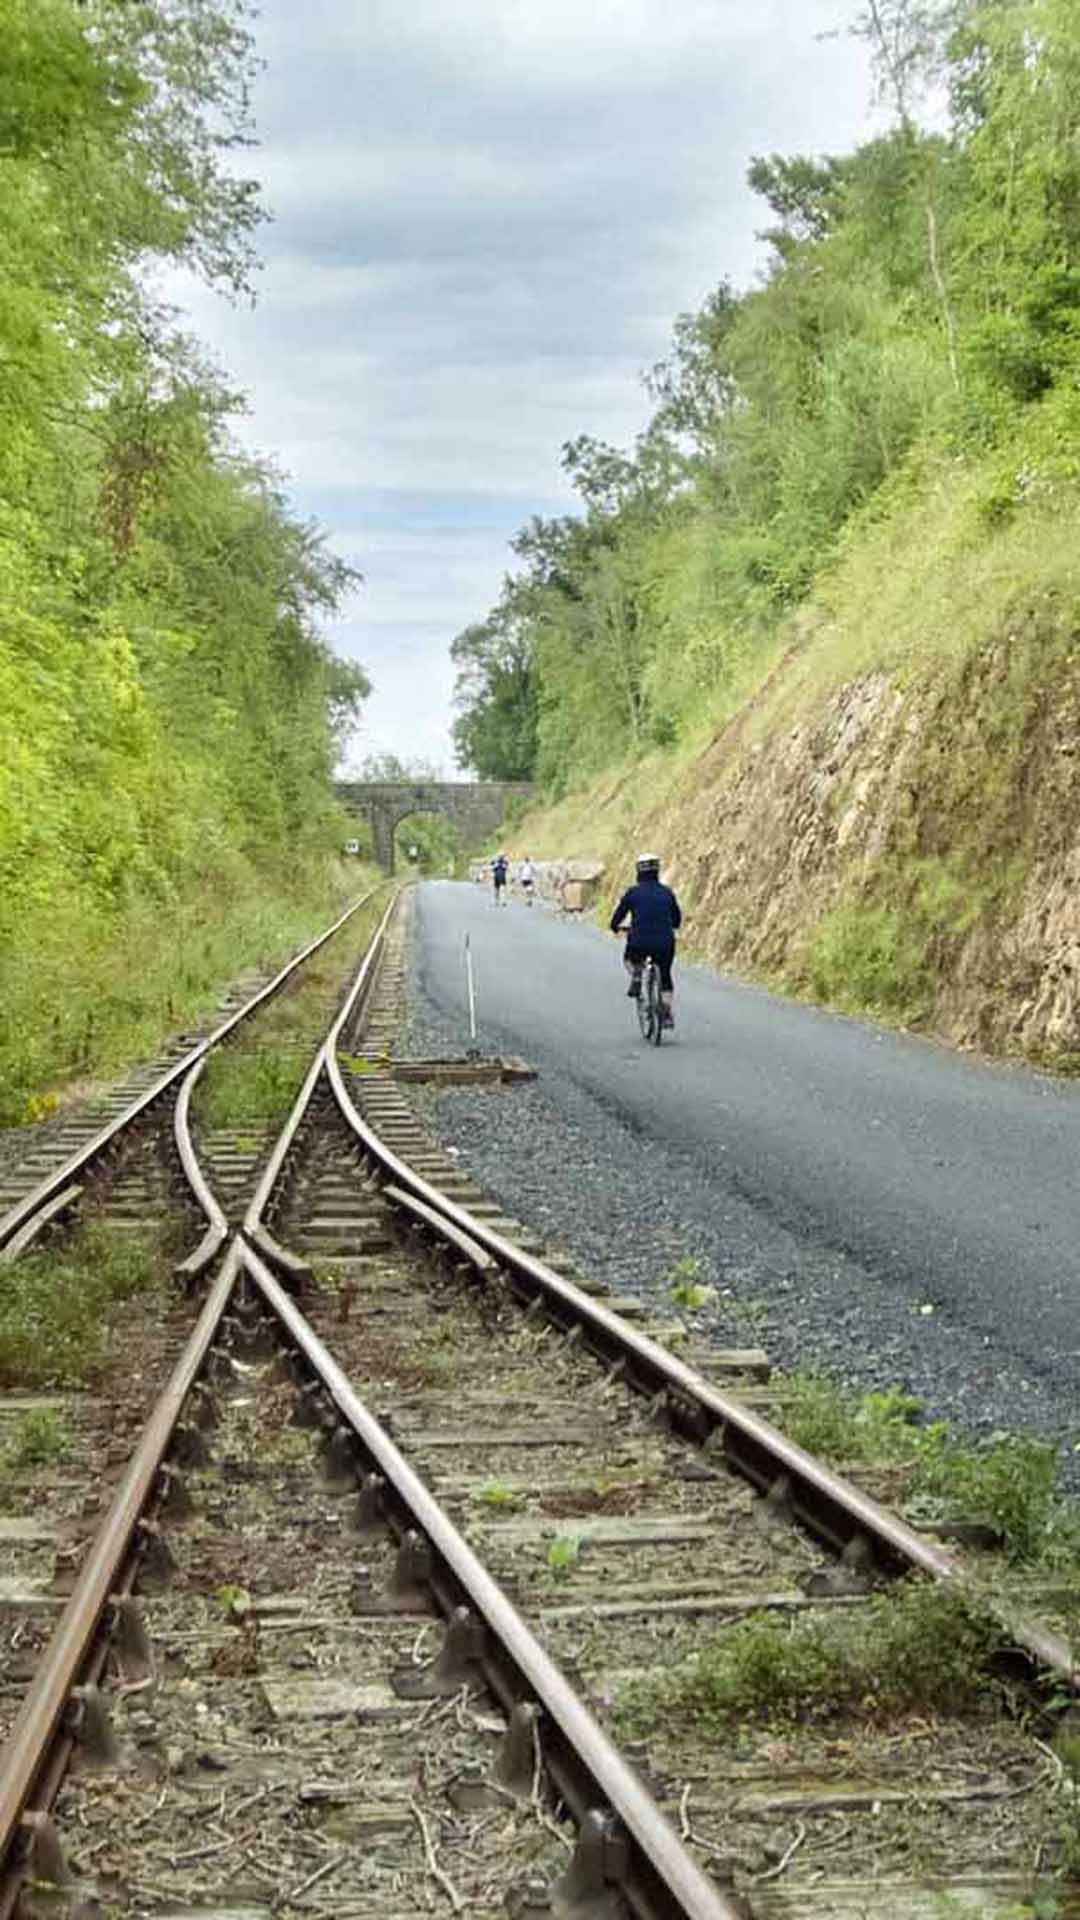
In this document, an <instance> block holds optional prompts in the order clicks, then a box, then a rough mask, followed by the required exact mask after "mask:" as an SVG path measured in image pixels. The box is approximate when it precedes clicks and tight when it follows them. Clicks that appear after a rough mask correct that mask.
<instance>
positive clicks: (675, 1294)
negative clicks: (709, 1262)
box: [665, 1253, 716, 1313]
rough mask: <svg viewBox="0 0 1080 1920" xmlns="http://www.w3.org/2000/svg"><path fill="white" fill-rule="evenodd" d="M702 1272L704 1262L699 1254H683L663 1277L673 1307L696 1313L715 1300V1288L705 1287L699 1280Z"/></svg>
mask: <svg viewBox="0 0 1080 1920" xmlns="http://www.w3.org/2000/svg"><path fill="white" fill-rule="evenodd" d="M704 1271H705V1262H704V1261H703V1260H702V1258H701V1256H700V1255H699V1254H696V1253H684V1254H683V1256H682V1258H681V1259H679V1260H676V1262H675V1264H674V1266H673V1267H671V1268H670V1270H669V1271H668V1273H667V1274H666V1275H665V1278H666V1280H667V1284H668V1291H669V1292H670V1294H671V1298H672V1301H673V1302H674V1304H675V1306H677V1307H685V1308H686V1309H687V1310H688V1312H690V1313H697V1312H698V1311H699V1310H700V1309H701V1308H702V1307H707V1306H708V1305H709V1302H710V1301H711V1300H714V1299H715V1298H716V1288H715V1287H710V1286H707V1285H706V1284H705V1282H704V1281H703V1280H702V1278H701V1276H702V1274H703V1272H704Z"/></svg>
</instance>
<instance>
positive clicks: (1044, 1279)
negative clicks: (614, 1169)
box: [418, 881, 1080, 1426]
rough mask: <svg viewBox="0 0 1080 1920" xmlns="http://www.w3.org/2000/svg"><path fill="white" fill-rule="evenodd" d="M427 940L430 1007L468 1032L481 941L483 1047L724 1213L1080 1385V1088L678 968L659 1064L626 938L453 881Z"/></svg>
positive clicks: (429, 911) (426, 922)
mask: <svg viewBox="0 0 1080 1920" xmlns="http://www.w3.org/2000/svg"><path fill="white" fill-rule="evenodd" d="M418 930H419V961H420V968H421V980H422V984H423V987H424V991H425V992H426V994H427V996H428V997H429V999H430V1001H431V1002H432V1004H433V1005H434V1007H435V1008H436V1009H438V1010H439V1011H440V1012H442V1013H444V1014H446V1015H447V1016H449V1017H451V1018H460V1017H461V1016H462V1015H463V1012H464V1008H465V970H464V953H463V950H464V938H465V935H466V933H468V934H469V936H470V940H471V947H472V953H473V959H474V965H475V973H476V982H477V1002H478V1010H479V1018H480V1040H481V1044H482V1045H485V1046H488V1047H500V1048H503V1049H505V1050H511V1051H514V1052H518V1053H522V1054H524V1055H526V1056H527V1057H528V1058H529V1059H531V1060H532V1061H533V1062H534V1063H535V1064H536V1065H537V1066H538V1067H539V1068H540V1069H541V1071H542V1074H543V1076H544V1082H545V1084H547V1085H549V1086H550V1085H551V1084H552V1083H553V1080H554V1081H557V1080H558V1079H559V1078H560V1077H564V1078H567V1079H569V1080H570V1081H572V1082H575V1083H576V1084H577V1086H578V1087H580V1088H582V1089H584V1090H585V1091H586V1092H588V1093H589V1094H591V1095H593V1096H598V1097H599V1098H600V1099H602V1100H603V1102H604V1103H605V1105H606V1106H607V1107H608V1109H609V1110H610V1109H611V1108H614V1109H615V1111H616V1112H617V1113H618V1114H619V1116H620V1117H621V1118H623V1119H624V1120H626V1121H627V1122H628V1123H629V1124H630V1125H631V1126H632V1127H633V1128H634V1129H635V1130H636V1131H637V1132H638V1133H639V1134H640V1135H642V1136H644V1137H645V1138H655V1139H656V1140H658V1141H660V1142H663V1143H664V1144H665V1146H666V1147H668V1148H674V1149H676V1150H678V1151H681V1152H683V1153H685V1154H687V1155H690V1156H693V1158H694V1159H695V1161H696V1162H697V1163H698V1164H699V1166H700V1167H701V1168H703V1169H704V1170H706V1171H707V1174H708V1177H709V1178H710V1179H711V1180H712V1181H713V1182H714V1183H715V1186H716V1191H717V1194H718V1203H719V1196H720V1195H721V1194H722V1193H723V1192H725V1191H730V1192H733V1193H736V1194H738V1195H739V1196H740V1197H741V1198H742V1199H744V1200H748V1201H749V1202H751V1203H752V1205H753V1206H754V1207H756V1208H758V1209H760V1210H762V1212H763V1213H767V1214H768V1216H770V1217H771V1218H772V1219H773V1220H775V1221H778V1222H780V1223H782V1225H783V1227H784V1228H785V1229H786V1230H787V1231H788V1232H789V1233H791V1234H792V1235H793V1236H794V1237H795V1239H796V1240H797V1241H798V1242H799V1243H801V1244H809V1243H812V1244H813V1245H814V1246H816V1247H819V1248H820V1247H822V1246H825V1247H828V1248H830V1249H833V1250H835V1251H836V1252H837V1253H838V1254H842V1255H843V1256H844V1258H845V1259H848V1260H851V1261H854V1262H856V1263H857V1264H858V1266H859V1267H860V1268H861V1269H863V1270H864V1271H865V1272H867V1273H868V1274H871V1275H873V1276H874V1277H875V1279H876V1280H877V1281H889V1282H891V1283H893V1284H894V1285H895V1286H897V1287H899V1288H903V1289H904V1290H905V1291H907V1292H909V1293H910V1294H911V1296H912V1298H913V1300H920V1299H922V1300H926V1301H929V1302H933V1303H934V1304H935V1306H936V1307H937V1308H940V1309H942V1310H944V1311H945V1312H947V1313H950V1314H952V1315H953V1316H955V1317H956V1318H957V1319H958V1320H961V1321H963V1322H964V1324H965V1326H966V1327H967V1328H968V1329H970V1330H971V1331H972V1332H973V1333H978V1332H981V1331H985V1333H986V1335H987V1336H989V1338H990V1339H991V1340H992V1341H993V1343H994V1344H995V1345H997V1341H998V1339H999V1338H1001V1337H1004V1339H1005V1344H1006V1345H1007V1347H1008V1349H1009V1351H1010V1352H1011V1354H1013V1355H1014V1356H1016V1357H1017V1358H1018V1359H1019V1360H1020V1361H1021V1362H1022V1363H1023V1362H1027V1363H1029V1364H1030V1367H1031V1370H1032V1372H1033V1373H1034V1374H1041V1375H1042V1376H1043V1377H1044V1378H1045V1377H1046V1376H1047V1375H1048V1374H1050V1375H1053V1376H1055V1378H1056V1385H1057V1388H1058V1390H1059V1391H1060V1389H1061V1388H1062V1387H1063V1386H1066V1385H1067V1384H1068V1383H1072V1384H1073V1385H1075V1384H1077V1383H1080V1315H1078V1312H1077V1306H1078V1291H1080V1288H1078V1282H1080V1178H1078V1172H1080V1084H1077V1083H1074V1082H1067V1081H1059V1080H1054V1079H1052V1078H1050V1077H1048V1076H1045V1075H1041V1074H1037V1073H1034V1072H1030V1071H1027V1070H1025V1069H1022V1068H1017V1067H1012V1066H996V1065H988V1064H984V1063H982V1062H979V1061H976V1060H974V1059H972V1058H970V1057H968V1056H964V1055H960V1054H956V1053H952V1052H950V1051H948V1050H947V1049H945V1048H943V1047H939V1046H937V1045H934V1044H932V1043H929V1042H925V1041H922V1040H919V1039H916V1038H914V1037H912V1036H908V1035H904V1034H900V1033H895V1032H890V1031H886V1030H883V1029H879V1028H876V1027H874V1026H873V1025H871V1024H869V1023H865V1022H862V1021H857V1020H852V1019H847V1018H845V1017H842V1016H838V1015H835V1014H829V1013H825V1012H821V1011H818V1010H816V1009H814V1008H811V1007H805V1006H801V1005H797V1004H794V1003H792V1002H789V1001H785V1000H783V999H779V998H777V997H776V996H774V995H772V994H769V993H766V992H765V991H763V990H762V989H759V988H756V987H751V986H746V985H742V984H740V983H737V982H735V981H733V980H731V979H728V978H725V977H723V976H721V975H718V974H716V973H713V972H712V971H711V970H709V969H706V968H704V967H688V966H681V965H680V966H679V968H678V970H677V974H676V984H677V996H676V1011H677V1016H678V1030H677V1034H676V1036H675V1040H674V1044H670V1045H669V1044H668V1042H667V1040H666V1039H665V1043H664V1045H663V1046H662V1047H661V1048H660V1049H659V1050H656V1049H654V1048H650V1047H646V1046H645V1045H644V1043H643V1042H642V1040H641V1039H640V1037H639V1036H638V1034H637V1032H636V1029H635V1026H634V1017H633V1009H632V1007H631V1005H630V1003H629V1001H627V1000H626V998H625V978H624V975H623V972H622V968H621V965H620V954H621V943H620V942H617V941H616V940H615V939H614V938H613V937H612V936H611V935H610V934H605V933H602V932H601V931H600V930H599V929H597V928H596V927H593V926H589V925H580V924H568V923H566V922H563V921H560V920H558V919H557V918H555V917H554V916H553V915H552V914H550V913H549V912H547V911H546V910H544V909H542V908H539V907H533V908H531V909H530V908H527V907H525V906H524V905H523V904H519V903H517V902H514V903H512V904H511V905H509V906H507V907H503V908H498V909H496V908H495V907H494V906H493V905H492V903H491V896H490V893H489V892H488V891H487V890H486V889H484V888H480V887H477V886H475V885H471V884H467V883H457V884H455V883H452V882H445V881H444V882H429V883H425V884H424V885H423V886H422V887H421V888H420V893H419V904H418ZM1077 1421H1078V1426H1080V1407H1078V1409H1077Z"/></svg>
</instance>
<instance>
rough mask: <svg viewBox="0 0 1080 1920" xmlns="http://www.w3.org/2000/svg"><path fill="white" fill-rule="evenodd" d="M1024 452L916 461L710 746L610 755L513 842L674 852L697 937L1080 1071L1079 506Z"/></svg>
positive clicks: (613, 866)
mask: <svg viewBox="0 0 1080 1920" xmlns="http://www.w3.org/2000/svg"><path fill="white" fill-rule="evenodd" d="M1021 470H1022V471H1026V470H1027V469H1026V468H1021V466H1020V456H1019V454H1018V455H1017V461H1016V463H1014V467H1013V468H1012V469H1010V468H1008V466H1007V464H1006V466H1005V467H1003V465H1002V461H1001V457H1000V455H998V456H995V458H994V460H993V462H987V463H986V464H984V465H983V466H981V467H972V466H966V467H962V466H960V465H959V464H958V463H955V462H946V461H944V460H939V461H935V462H927V463H926V465H925V466H924V467H923V469H922V470H921V471H912V472H909V473H908V474H906V475H905V476H904V477H903V479H902V480H900V481H898V482H897V483H896V485H895V487H894V489H893V492H892V497H891V498H880V497H879V500H878V502H877V503H876V506H875V509H874V511H873V513H872V515H868V516H867V517H866V518H864V520H863V522H862V523H861V524H860V525H858V526H856V527H854V528H852V530H851V531H850V532H849V535H848V538H847V541H846V544H845V547H844V550H843V551H842V553H841V555H840V557H839V559H838V561H837V562H836V563H835V565H833V567H832V568H831V569H830V570H829V572H828V573H827V574H826V575H823V577H822V578H821V579H820V580H819V582H818V585H817V590H816V592H815V594H814V596H813V597H812V599H811V602H810V603H809V605H808V606H807V607H806V608H804V609H803V610H802V611H801V612H800V614H799V615H798V616H796V617H795V618H794V619H793V620H792V621H791V622H790V623H789V626H788V628H787V630H786V632H785V633H784V634H783V636H782V641H783V646H782V648H781V650H780V653H779V657H777V656H776V655H774V656H773V657H772V658H768V659H762V660H759V662H758V663H757V678H756V685H748V686H746V687H743V688H741V689H739V690H738V692H739V695H740V696H741V698H740V699H739V701H738V703H737V704H736V705H735V708H734V711H733V710H732V700H731V696H730V695H729V696H728V698H727V699H726V700H725V701H724V704H723V706H720V707H718V708H717V709H716V710H715V711H714V713H713V715H712V716H711V718H712V727H711V729H710V730H709V731H710V737H709V738H708V739H707V741H706V742H705V743H704V744H701V741H700V737H699V739H698V740H696V741H694V742H693V743H689V744H688V745H687V746H684V747H683V748H682V749H681V750H680V752H679V753H678V755H676V756H672V755H665V754H661V753H656V754H653V755H651V756H650V757H649V758H648V759H647V760H645V761H643V762H641V763H639V764H637V765H634V766H622V767H618V768H613V769H611V770H610V772H609V773H607V774H606V775H605V776H604V777H603V778H602V779H600V780H598V781H596V782H595V783H594V784H593V785H592V786H591V787H590V788H589V789H588V791H586V792H583V793H579V794H575V795H572V796H570V797H569V798H567V799H566V800H564V801H563V802H561V803H560V804H559V805H558V806H555V807H552V808H550V809H547V810H542V811H540V812H538V813H536V814H534V815H532V816H531V817H529V818H527V819H526V820H524V821H522V822H521V823H520V825H519V826H518V827H517V828H516V829H515V832H514V842H513V844H514V849H515V851H519V850H521V849H525V848H527V850H528V851H529V852H530V854H532V855H533V856H534V857H543V856H544V855H556V854H560V855H561V854H579V855H583V856H584V855H589V854H592V855H597V856H600V857H602V858H604V859H605V860H606V861H607V862H608V863H609V871H610V878H611V886H612V889H613V890H614V889H615V888H616V886H617V885H618V884H619V882H620V881H621V879H622V878H623V876H624V875H625V873H626V871H627V869H628V867H629V866H630V863H631V861H632V858H633V853H634V851H635V849H636V848H637V847H639V846H641V845H642V844H643V843H644V842H646V841H647V842H648V843H649V844H650V845H652V844H656V845H657V846H658V847H659V848H660V850H661V851H662V852H663V853H664V856H665V860H666V863H667V865H668V868H669V871H670V873H671V874H672V876H673V878H674V879H675V881H676V883H677V884H678V886H679V889H680V892H681V894H682V895H683V897H684V901H685V904H686V906H687V908H688V909H689V919H690V931H689V938H688V941H687V946H688V948H689V950H691V951H694V952H696V953H698V954H702V955H704V956H706V957H708V958H710V959H712V960H714V961H716V962H717V963H718V964H721V965H724V966H727V967H730V968H733V969H735V970H739V971H743V972H746V973H748V974H751V975H754V976H755V977H758V978H761V979H765V980H767V981H769V982H771V983H772V984H774V985H780V986H782V987H785V988H787V989H789V990H792V991H796V992H801V993H806V994H809V995H811V996H813V997H814V998H816V999H819V1000H823V1001H826V1002H828V1003H831V1004H834V1005H839V1006H843V1007H846V1008H850V1009H854V1010H860V1011H869V1012H872V1013H876V1014H881V1015H884V1016H886V1017H891V1018H896V1019H900V1020H903V1021H906V1022H914V1023H919V1024H922V1025H924V1026H926V1027H928V1028H931V1029H933V1030H935V1031H937V1032H940V1033H942V1034H945V1035H948V1036H949V1037H951V1038H953V1039H956V1040H959V1041H961V1042H964V1043H967V1044H976V1045H981V1046H986V1047H990V1048H993V1049H998V1050H1001V1051H1007V1050H1015V1051H1021V1052H1024V1053H1026V1054H1027V1055H1028V1056H1029V1057H1032V1058H1036V1059H1039V1060H1045V1061H1051V1062H1053V1063H1055V1064H1060V1065H1071V1064H1073V1063H1074V1057H1075V1056H1080V782H1078V781H1077V778H1076V758H1075V754H1076V750H1077V748H1078V746H1080V724H1078V723H1080V501H1078V499H1077V494H1076V489H1075V485H1074V484H1073V483H1072V480H1071V476H1067V477H1066V478H1065V479H1062V477H1061V475H1060V472H1056V473H1055V472H1054V471H1053V470H1052V469H1048V471H1049V474H1050V477H1049V478H1048V479H1047V480H1046V482H1045V484H1038V482H1037V483H1036V484H1035V485H1033V486H1027V485H1025V487H1024V488H1019V487H1018V486H1017V485H1016V483H1015V479H1014V474H1015V472H1016V471H1021ZM1035 472H1036V476H1038V474H1039V468H1038V466H1037V465H1036V466H1035ZM1003 476H1004V477H1003ZM695 921H696V929H695V924H694V923H695Z"/></svg>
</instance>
